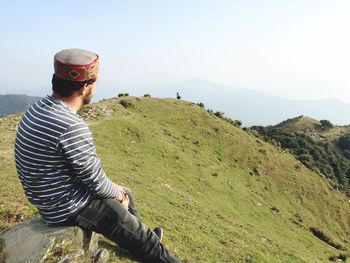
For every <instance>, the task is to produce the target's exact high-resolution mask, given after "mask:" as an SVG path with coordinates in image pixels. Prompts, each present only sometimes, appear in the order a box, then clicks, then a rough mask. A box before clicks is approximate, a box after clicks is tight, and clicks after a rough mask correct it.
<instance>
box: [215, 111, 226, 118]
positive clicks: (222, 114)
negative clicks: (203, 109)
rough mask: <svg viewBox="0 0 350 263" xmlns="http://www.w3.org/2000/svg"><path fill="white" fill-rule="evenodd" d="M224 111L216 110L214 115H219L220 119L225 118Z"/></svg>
mask: <svg viewBox="0 0 350 263" xmlns="http://www.w3.org/2000/svg"><path fill="white" fill-rule="evenodd" d="M224 114H225V113H224V112H222V111H217V112H215V113H214V115H215V116H216V117H219V118H220V119H223V118H224Z"/></svg>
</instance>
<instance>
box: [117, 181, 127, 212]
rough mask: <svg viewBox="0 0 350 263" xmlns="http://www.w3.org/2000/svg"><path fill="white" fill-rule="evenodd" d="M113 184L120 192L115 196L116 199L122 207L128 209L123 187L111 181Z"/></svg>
mask: <svg viewBox="0 0 350 263" xmlns="http://www.w3.org/2000/svg"><path fill="white" fill-rule="evenodd" d="M113 184H114V186H115V187H116V188H117V189H118V191H119V192H120V193H121V194H120V195H119V198H117V200H118V201H119V202H120V203H121V205H122V207H123V208H124V209H126V210H128V209H129V196H128V195H127V193H126V192H125V191H124V189H123V187H121V186H120V185H117V184H116V183H113Z"/></svg>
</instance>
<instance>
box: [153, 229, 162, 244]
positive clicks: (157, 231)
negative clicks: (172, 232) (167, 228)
mask: <svg viewBox="0 0 350 263" xmlns="http://www.w3.org/2000/svg"><path fill="white" fill-rule="evenodd" d="M153 232H154V233H155V234H156V235H157V237H158V238H159V242H161V241H162V239H163V229H162V228H161V227H159V226H157V227H156V228H155V229H153Z"/></svg>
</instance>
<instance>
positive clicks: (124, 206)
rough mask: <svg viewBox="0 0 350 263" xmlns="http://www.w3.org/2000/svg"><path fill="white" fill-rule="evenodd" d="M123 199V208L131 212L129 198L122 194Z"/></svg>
mask: <svg viewBox="0 0 350 263" xmlns="http://www.w3.org/2000/svg"><path fill="white" fill-rule="evenodd" d="M122 196H123V199H122V200H121V201H119V202H120V203H121V205H122V207H123V208H124V209H126V210H129V196H128V195H127V194H126V193H122Z"/></svg>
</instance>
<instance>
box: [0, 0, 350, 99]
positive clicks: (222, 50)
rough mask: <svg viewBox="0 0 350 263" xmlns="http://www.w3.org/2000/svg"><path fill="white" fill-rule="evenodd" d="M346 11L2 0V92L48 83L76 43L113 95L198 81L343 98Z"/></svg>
mask: <svg viewBox="0 0 350 263" xmlns="http://www.w3.org/2000/svg"><path fill="white" fill-rule="evenodd" d="M349 7H350V2H348V1H345V0H343V1H337V0H335V1H332V2H330V1H316V0H310V1H301V0H300V1H287V0H284V1H277V0H276V1H263V2H262V1H257V0H255V1H249V2H247V1H225V0H222V1H220V2H217V1H209V0H204V1H191V2H190V3H189V2H188V1H181V0H179V1H176V2H166V1H160V0H158V1H155V0H151V1H147V2H141V1H133V2H119V1H103V2H100V3H96V2H93V3H92V2H91V3H89V2H87V1H81V0H77V1H74V2H71V1H69V2H68V1H65V0H64V1H60V2H43V1H37V0H34V1H30V2H24V1H5V0H2V1H1V0H0V9H1V10H2V16H1V18H0V21H1V22H2V24H3V25H4V26H3V27H1V29H0V33H1V36H2V41H1V43H0V47H1V48H0V55H1V57H2V63H1V65H0V70H1V74H0V81H1V83H2V84H1V88H0V94H4V93H11V92H9V91H15V90H24V91H28V93H27V94H29V95H30V93H31V92H34V90H38V89H44V88H46V87H47V88H48V89H50V87H51V84H50V81H51V76H52V73H53V56H54V54H55V53H56V52H57V51H59V50H62V49H65V48H71V47H78V48H84V49H89V50H93V51H95V52H97V53H98V54H99V55H100V57H101V70H102V71H101V80H100V87H101V89H102V88H104V89H110V93H111V94H117V93H119V92H123V91H127V92H129V93H131V94H137V93H139V94H140V93H142V92H147V91H148V92H150V93H152V92H156V91H157V90H160V89H166V87H168V86H169V85H172V84H174V83H178V82H181V81H184V80H187V79H204V80H208V81H211V82H214V83H219V84H222V85H226V86H228V87H233V88H236V89H252V90H256V91H259V92H262V93H264V94H267V95H270V96H277V97H282V98H287V99H306V100H314V99H326V98H335V99H337V100H340V101H342V102H347V103H350V92H348V88H349V87H350V78H349V74H348V70H349V65H348V61H350V49H349V48H348V47H349V46H350V34H349V33H350V17H349V16H348V10H350V9H349ZM34 95H37V94H34ZM140 95H141V94H140ZM98 96H99V95H98V93H97V97H98Z"/></svg>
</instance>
